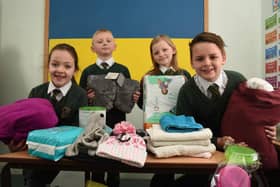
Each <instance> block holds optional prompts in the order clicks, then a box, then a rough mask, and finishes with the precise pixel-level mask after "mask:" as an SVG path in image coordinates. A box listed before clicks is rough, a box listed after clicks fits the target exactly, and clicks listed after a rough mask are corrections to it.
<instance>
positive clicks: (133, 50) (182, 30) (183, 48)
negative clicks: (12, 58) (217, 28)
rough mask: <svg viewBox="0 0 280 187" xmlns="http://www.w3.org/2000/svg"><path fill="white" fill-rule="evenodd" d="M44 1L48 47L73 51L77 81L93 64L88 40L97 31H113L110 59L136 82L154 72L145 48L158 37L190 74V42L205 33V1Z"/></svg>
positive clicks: (148, 53)
mask: <svg viewBox="0 0 280 187" xmlns="http://www.w3.org/2000/svg"><path fill="white" fill-rule="evenodd" d="M46 3H47V7H48V17H47V19H46V20H47V21H48V24H46V25H48V28H47V32H48V36H47V37H48V38H47V42H46V45H48V46H47V48H48V49H50V48H52V47H53V46H54V45H56V44H57V43H62V42H63V43H69V44H71V45H73V46H74V47H75V49H76V50H77V52H78V56H79V63H80V64H79V65H80V70H81V71H80V72H78V73H77V75H76V80H79V78H80V75H81V72H82V70H83V69H84V68H85V67H87V66H88V65H90V64H92V63H95V60H96V56H95V54H94V53H93V52H92V51H91V38H92V35H93V33H94V32H95V31H96V30H98V29H109V30H111V31H112V32H113V35H114V37H115V39H116V44H117V48H116V50H115V52H114V53H113V56H114V59H115V61H116V62H119V63H121V64H124V65H126V66H127V67H128V69H129V71H130V73H131V76H132V78H133V79H136V80H140V79H141V77H142V76H143V75H144V73H145V72H147V70H149V69H151V68H152V61H151V57H150V51H149V45H150V42H151V40H152V38H153V37H155V36H156V35H158V34H167V35H169V36H170V37H171V38H172V40H173V42H174V43H175V45H176V47H177V56H178V61H179V65H180V66H181V67H182V68H185V69H187V70H188V71H190V72H191V73H193V70H192V68H191V65H190V62H189V51H188V43H189V42H190V40H191V39H192V38H193V37H194V36H195V35H196V34H198V33H200V32H202V31H204V30H207V29H205V28H207V15H206V12H207V11H206V10H207V0H195V1H181V0H174V1H169V0H153V1H150V0H141V1H138V0H123V1H115V0H107V1H95V0H83V1H76V0H59V1H58V0H46ZM61 7H63V9H62V8H61ZM46 73H47V71H45V74H46ZM45 77H47V76H46V75H45Z"/></svg>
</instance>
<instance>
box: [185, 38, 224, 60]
mask: <svg viewBox="0 0 280 187" xmlns="http://www.w3.org/2000/svg"><path fill="white" fill-rule="evenodd" d="M200 42H208V43H213V44H216V45H217V46H218V48H219V49H220V50H221V52H222V54H225V46H226V45H225V43H224V41H223V39H222V38H221V37H220V36H219V35H217V34H215V33H211V32H202V33H200V34H198V35H196V36H195V37H194V38H193V40H192V41H191V42H190V43H189V47H190V55H191V59H192V48H193V46H194V45H195V44H197V43H200Z"/></svg>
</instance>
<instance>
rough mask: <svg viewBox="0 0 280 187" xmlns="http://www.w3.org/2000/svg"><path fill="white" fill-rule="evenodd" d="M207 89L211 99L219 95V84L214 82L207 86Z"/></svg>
mask: <svg viewBox="0 0 280 187" xmlns="http://www.w3.org/2000/svg"><path fill="white" fill-rule="evenodd" d="M208 91H209V92H210V93H211V99H213V100H216V99H218V98H219V97H220V96H221V95H220V92H219V86H218V85H217V84H215V83H214V84H212V85H210V86H209V87H208Z"/></svg>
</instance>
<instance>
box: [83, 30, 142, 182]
mask: <svg viewBox="0 0 280 187" xmlns="http://www.w3.org/2000/svg"><path fill="white" fill-rule="evenodd" d="M115 49H116V43H115V41H114V37H113V34H112V32H111V31H110V30H107V29H100V30H97V31H96V32H95V33H94V34H93V37H92V46H91V50H92V51H93V52H94V53H96V55H97V60H96V63H94V64H91V65H89V66H88V67H87V68H86V69H84V70H83V72H82V75H81V79H80V86H81V87H82V88H84V89H85V90H87V95H88V103H89V105H92V103H93V100H94V96H95V93H94V91H93V90H92V89H88V88H87V78H88V76H89V75H102V74H107V73H109V72H114V73H122V74H123V75H124V76H125V78H130V73H129V70H128V68H127V67H126V66H124V65H122V64H119V63H116V62H115V61H114V59H113V56H112V54H113V51H114V50H115ZM139 95H140V93H139V92H136V93H135V94H134V95H133V100H134V102H137V100H138V98H139ZM125 120H126V114H125V113H124V112H122V111H120V110H118V109H117V108H112V109H110V110H109V111H107V112H106V124H107V125H108V126H109V127H111V128H114V125H115V124H116V123H118V122H121V121H125ZM100 174H101V173H98V174H97V173H94V174H93V176H92V177H93V180H95V181H97V182H101V183H104V174H102V175H100ZM119 180H120V179H119V174H118V173H110V172H109V173H108V177H107V185H108V186H109V187H118V186H119V182H120V181H119Z"/></svg>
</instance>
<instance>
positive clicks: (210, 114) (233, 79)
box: [176, 71, 246, 143]
mask: <svg viewBox="0 0 280 187" xmlns="http://www.w3.org/2000/svg"><path fill="white" fill-rule="evenodd" d="M225 73H226V75H227V77H228V82H227V85H226V88H225V90H224V93H223V94H222V95H221V97H220V98H219V99H218V100H216V101H213V100H211V99H210V98H208V97H207V96H206V95H204V94H203V93H202V92H201V91H200V89H199V88H198V87H197V85H196V83H195V81H194V78H191V79H190V80H189V81H188V82H186V83H185V84H184V85H183V86H182V88H181V90H180V92H179V96H178V100H177V108H176V113H177V115H182V114H184V115H188V116H193V117H194V118H195V120H196V122H198V123H200V124H202V125H203V126H204V127H205V128H210V129H211V130H212V132H213V136H214V138H213V140H212V141H213V142H214V143H215V142H216V137H220V125H221V124H220V123H221V120H222V117H223V114H224V112H225V110H226V107H227V104H228V101H229V99H230V96H231V94H232V92H233V90H234V89H235V88H236V87H237V86H238V85H239V84H240V83H241V82H243V81H246V79H245V77H244V76H243V75H241V74H240V73H238V72H234V71H225Z"/></svg>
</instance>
